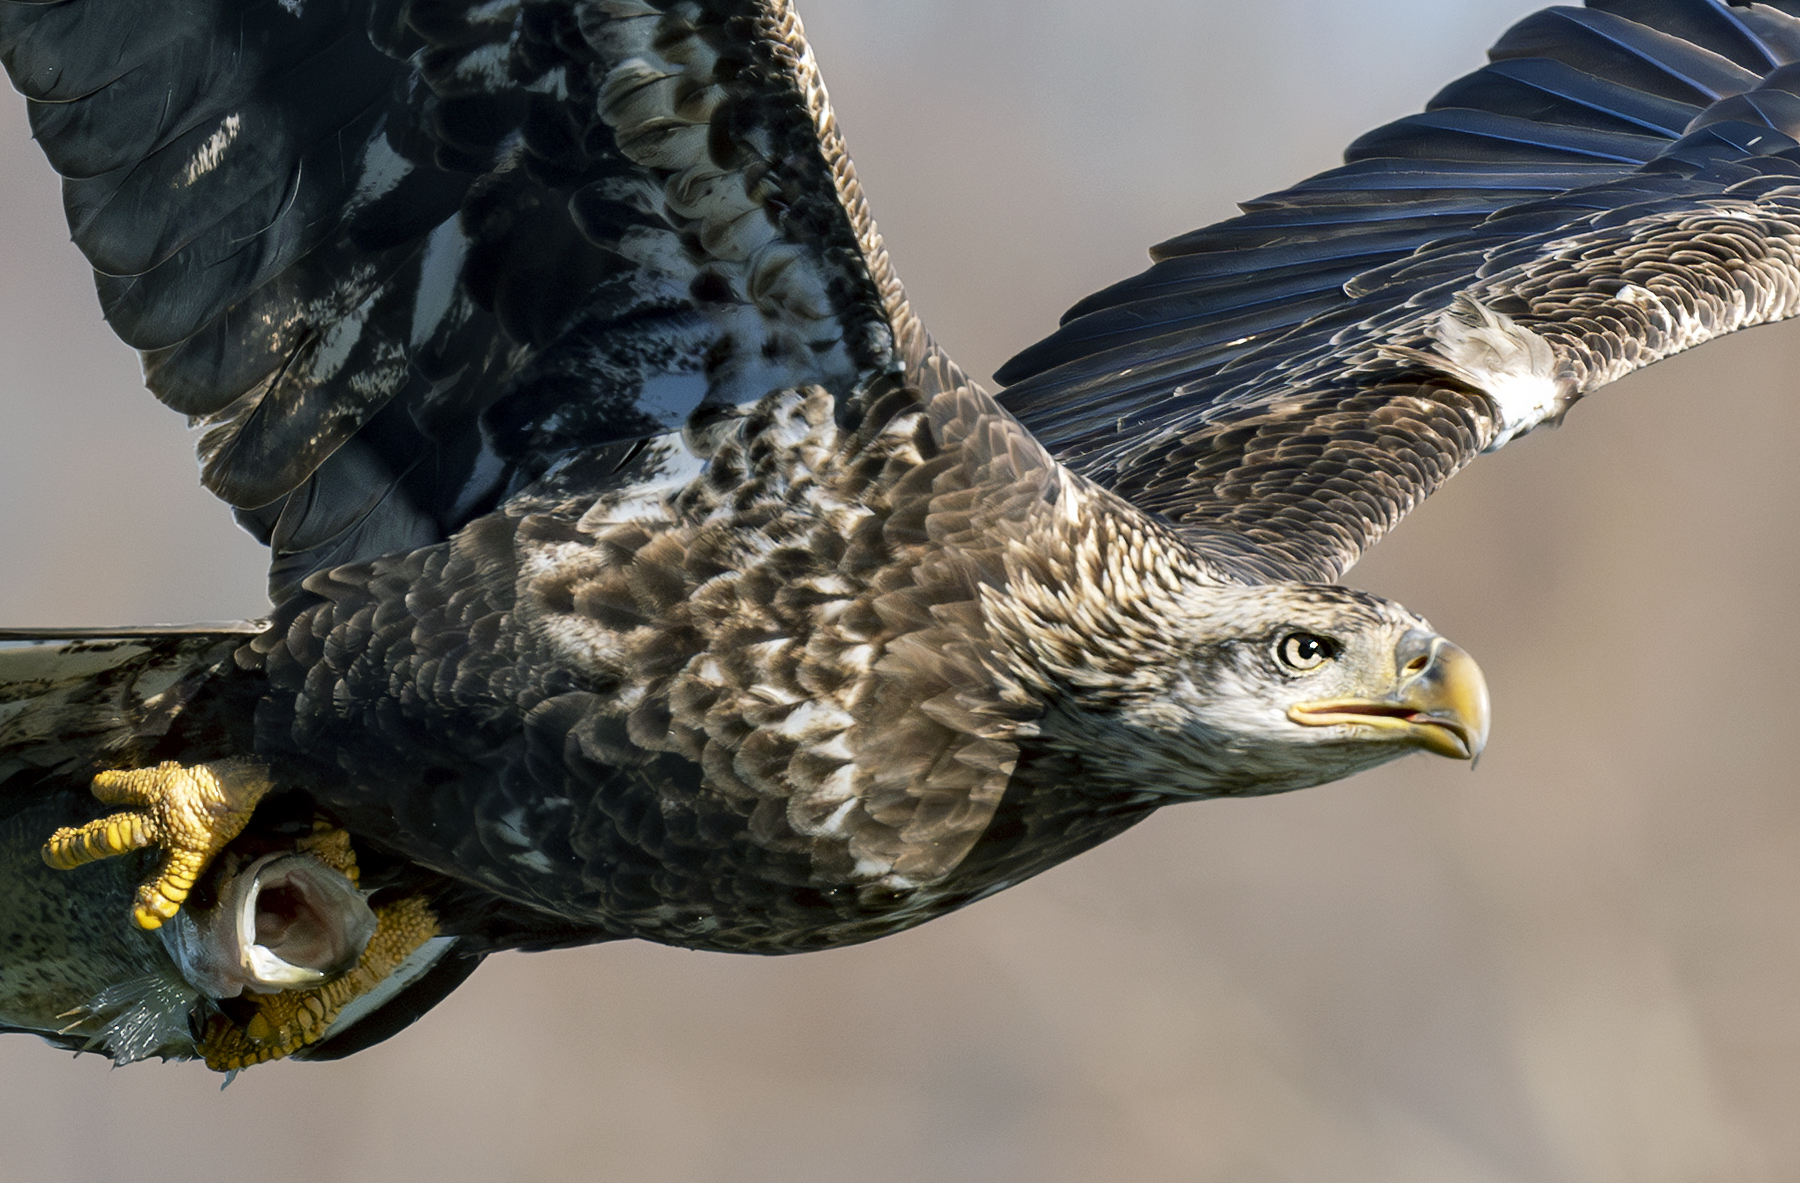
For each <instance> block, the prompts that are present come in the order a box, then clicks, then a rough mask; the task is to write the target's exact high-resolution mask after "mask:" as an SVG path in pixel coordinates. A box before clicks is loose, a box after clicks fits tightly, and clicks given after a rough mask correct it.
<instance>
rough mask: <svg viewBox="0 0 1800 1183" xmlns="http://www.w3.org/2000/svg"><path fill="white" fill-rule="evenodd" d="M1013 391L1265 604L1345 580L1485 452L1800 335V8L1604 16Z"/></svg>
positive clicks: (1204, 249) (1551, 29) (1293, 194)
mask: <svg viewBox="0 0 1800 1183" xmlns="http://www.w3.org/2000/svg"><path fill="white" fill-rule="evenodd" d="M1489 56H1490V58H1491V62H1490V64H1489V65H1488V66H1487V67H1486V68H1484V69H1482V70H1479V71H1477V72H1475V73H1474V74H1471V75H1469V76H1467V77H1465V78H1463V79H1461V80H1459V81H1457V82H1454V83H1452V84H1451V85H1450V86H1448V87H1447V88H1445V89H1444V90H1443V91H1442V92H1441V93H1440V94H1439V95H1438V96H1437V97H1436V98H1435V99H1434V100H1433V101H1432V102H1431V103H1430V105H1429V106H1428V108H1427V110H1426V111H1425V112H1424V113H1423V114H1420V115H1415V116H1412V117H1410V118H1406V119H1402V120H1400V121H1398V122H1396V123H1392V124H1389V125H1388V126H1386V127H1383V128H1380V129H1378V130H1376V131H1374V132H1371V133H1370V134H1368V135H1366V136H1364V137H1362V138H1361V139H1359V140H1358V141H1356V143H1354V144H1353V145H1351V147H1350V149H1349V150H1348V152H1347V154H1346V163H1345V165H1344V166H1343V167H1342V168H1338V169H1334V170H1332V171H1330V172H1326V173H1322V174H1320V175H1318V176H1315V177H1312V178H1310V179H1309V180H1306V181H1303V182H1301V183H1300V184H1299V185H1296V186H1295V187H1293V188H1291V189H1288V190H1285V191H1283V192H1280V193H1275V194H1272V195H1270V196H1267V197H1263V198H1260V199H1258V200H1256V201H1253V202H1249V203H1247V204H1245V205H1244V206H1243V207H1242V208H1243V210H1244V213H1243V215H1242V216H1240V217H1237V218H1234V219H1232V220H1230V221H1227V222H1223V223H1220V224H1218V225H1215V226H1211V227H1208V228H1205V229H1202V230H1198V231H1195V232H1194V233H1192V234H1188V235H1184V236H1182V237H1180V238H1176V239H1174V240H1172V241H1170V242H1166V243H1164V244H1162V245H1161V246H1159V247H1157V248H1156V249H1155V251H1154V252H1153V257H1154V258H1155V260H1156V262H1155V264H1154V265H1153V266H1152V267H1151V268H1150V269H1149V270H1147V271H1145V272H1143V273H1142V274H1140V275H1138V276H1136V277H1134V278H1132V279H1128V280H1126V281H1124V282H1123V283H1120V284H1118V285H1116V286H1114V287H1111V288H1108V289H1106V290H1104V291H1102V292H1099V293H1097V294H1096V295H1094V296H1091V297H1089V298H1088V299H1086V300H1084V301H1082V302H1081V303H1080V304H1078V305H1076V306H1075V308H1073V309H1072V310H1071V311H1070V312H1069V313H1068V314H1067V316H1066V317H1065V318H1064V322H1063V326H1062V328H1061V329H1060V330H1059V331H1058V332H1057V333H1055V334H1054V335H1052V336H1051V337H1049V338H1047V339H1046V340H1044V341H1043V342H1041V343H1039V344H1038V345H1036V346H1033V347H1032V348H1030V349H1028V350H1026V351H1025V352H1024V353H1021V354H1020V355H1018V356H1017V357H1015V358H1014V359H1013V360H1012V361H1011V362H1009V363H1008V364H1007V365H1006V366H1005V367H1004V368H1003V369H1002V370H1001V371H1000V374H999V378H1000V380H1001V381H1003V382H1006V383H1008V384H1009V386H1008V389H1006V390H1005V391H1003V392H1002V393H1001V395H1000V401H1001V402H1002V403H1003V404H1004V405H1005V406H1007V407H1008V408H1009V409H1010V410H1011V411H1012V412H1013V413H1014V414H1015V415H1017V416H1018V417H1019V418H1020V420H1021V421H1022V422H1024V424H1025V425H1026V426H1027V427H1029V428H1030V429H1031V430H1032V432H1033V433H1034V434H1035V435H1036V436H1037V437H1038V439H1039V440H1040V441H1042V442H1043V443H1044V444H1045V445H1047V446H1048V447H1050V448H1051V449H1052V450H1053V451H1054V452H1055V453H1056V454H1057V455H1058V457H1059V458H1060V459H1061V460H1062V461H1064V462H1065V463H1066V464H1069V465H1070V466H1071V467H1073V468H1074V469H1075V470H1076V471H1078V472H1081V473H1083V474H1084V475H1086V476H1088V477H1090V478H1093V479H1095V480H1097V481H1099V482H1100V483H1101V484H1104V485H1107V486H1109V487H1111V488H1112V489H1114V490H1115V491H1117V492H1119V493H1121V494H1122V495H1124V496H1126V497H1128V498H1130V499H1131V500H1132V501H1134V502H1136V503H1137V504H1138V505H1140V506H1142V507H1144V508H1146V509H1150V510H1154V511H1156V512H1159V513H1162V514H1164V515H1166V516H1167V517H1169V518H1171V519H1172V520H1174V521H1175V522H1177V523H1179V524H1180V525H1181V526H1182V527H1183V529H1184V530H1185V532H1186V533H1187V534H1188V536H1189V537H1190V538H1191V539H1192V540H1193V541H1194V543H1195V544H1196V545H1197V546H1198V547H1200V549H1202V550H1203V551H1204V552H1206V553H1207V554H1209V555H1210V556H1212V557H1213V558H1214V559H1215V560H1216V561H1217V562H1218V564H1219V566H1220V567H1221V568H1222V569H1224V570H1227V571H1231V572H1235V573H1237V574H1238V575H1240V576H1241V577H1244V578H1248V579H1253V580H1259V579H1267V578H1299V579H1317V580H1332V579H1335V578H1337V577H1338V576H1339V575H1340V574H1342V573H1343V572H1344V571H1345V570H1346V569H1347V568H1348V567H1349V566H1350V565H1351V564H1352V563H1354V562H1355V561H1356V559H1357V558H1358V557H1359V556H1360V555H1361V553H1362V552H1363V550H1364V549H1366V548H1367V547H1368V546H1370V545H1372V544H1373V543H1374V542H1375V541H1376V540H1377V539H1379V538H1380V537H1381V535H1382V534H1383V533H1385V532H1386V531H1387V530H1388V529H1390V528H1391V527H1392V526H1393V525H1394V524H1395V523H1396V522H1398V521H1399V519H1400V518H1401V517H1402V516H1404V515H1405V514H1406V512H1407V511H1408V510H1410V509H1411V508H1412V507H1413V506H1415V505H1417V504H1418V503H1419V502H1420V501H1421V500H1423V499H1424V498H1425V497H1426V496H1428V495H1429V494H1430V493H1431V492H1432V490H1434V489H1435V488H1436V487H1437V486H1438V485H1439V484H1441V483H1442V482H1443V481H1444V480H1446V479H1448V478H1449V477H1450V476H1451V475H1452V474H1454V473H1455V472H1456V471H1457V470H1458V469H1459V468H1461V467H1462V466H1463V465H1464V464H1466V463H1468V462H1469V461H1470V460H1471V459H1473V458H1474V457H1475V456H1477V455H1479V454H1480V453H1482V452H1484V451H1492V450H1494V449H1496V448H1498V447H1500V446H1501V445H1503V444H1505V443H1506V442H1508V441H1510V440H1512V439H1514V438H1517V437H1518V436H1519V435H1522V434H1524V433H1525V432H1527V431H1529V430H1531V429H1532V428H1533V427H1536V426H1538V425H1539V424H1541V423H1543V422H1546V421H1551V420H1557V419H1560V417H1561V416H1562V415H1563V413H1565V412H1566V411H1567V409H1568V408H1569V406H1570V405H1572V404H1573V403H1574V402H1575V401H1576V400H1577V399H1579V398H1581V397H1582V396H1583V395H1585V394H1587V393H1589V392H1591V391H1593V390H1595V389H1596V388H1598V387H1600V386H1602V385H1604V384H1606V383H1608V382H1610V381H1612V380H1614V379H1615V378H1618V377H1621V376H1623V375H1624V374H1626V373H1628V372H1630V371H1631V370H1633V369H1636V368H1638V367H1640V366H1644V365H1648V364H1650V363H1651V362H1654V361H1657V360H1659V359H1660V358H1663V357H1667V356H1669V355H1670V354H1673V353H1677V352H1679V351H1681V350H1684V349H1687V348H1689V347H1691V346H1694V345H1697V344H1700V343H1702V342H1704V341H1706V340H1708V339H1710V338H1712V337H1714V336H1718V335H1720V334H1723V333H1728V332H1732V331H1734V330H1737V329H1740V328H1745V327H1748V326H1751V325H1756V324H1761V323H1765V322H1768V321H1774V320H1779V319H1782V318H1785V317H1788V316H1792V315H1794V314H1795V313H1796V312H1797V311H1800V65H1796V64H1795V63H1796V62H1800V2H1796V0H1775V2H1774V3H1765V4H1754V5H1750V4H1729V5H1728V4H1726V3H1722V2H1720V0H1589V3H1588V5H1587V7H1586V8H1552V9H1548V10H1546V11H1543V12H1540V13H1537V14H1536V15H1534V16H1531V17H1529V18H1527V19H1526V20H1524V21H1523V22H1521V23H1520V24H1518V25H1517V26H1515V27H1514V28H1513V29H1512V30H1511V31H1510V32H1508V33H1507V34H1506V35H1505V37H1503V38H1502V39H1501V40H1500V42H1499V43H1498V44H1497V45H1496V46H1495V47H1494V48H1493V50H1492V51H1490V55H1489Z"/></svg>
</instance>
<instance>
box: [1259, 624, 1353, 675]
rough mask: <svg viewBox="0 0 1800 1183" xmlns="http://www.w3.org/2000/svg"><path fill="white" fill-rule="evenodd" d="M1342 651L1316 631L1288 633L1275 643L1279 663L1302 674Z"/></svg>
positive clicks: (1336, 644) (1340, 647) (1316, 667)
mask: <svg viewBox="0 0 1800 1183" xmlns="http://www.w3.org/2000/svg"><path fill="white" fill-rule="evenodd" d="M1342 651H1343V646H1341V645H1339V644H1338V643H1337V642H1336V641H1334V640H1332V639H1331V638H1330V637H1321V636H1319V635H1317V634H1316V633H1289V634H1288V635H1287V636H1285V637H1283V638H1281V640H1280V641H1278V642H1276V645H1275V656H1276V657H1278V658H1280V659H1281V664H1282V665H1285V666H1286V667H1288V668H1289V669H1290V670H1294V671H1295V672H1297V673H1302V674H1304V673H1309V672H1311V671H1312V670H1316V669H1318V668H1319V667H1320V666H1322V665H1324V664H1325V663H1326V662H1328V661H1330V660H1331V659H1332V658H1334V657H1336V656H1337V655H1338V654H1339V653H1341V652H1342Z"/></svg>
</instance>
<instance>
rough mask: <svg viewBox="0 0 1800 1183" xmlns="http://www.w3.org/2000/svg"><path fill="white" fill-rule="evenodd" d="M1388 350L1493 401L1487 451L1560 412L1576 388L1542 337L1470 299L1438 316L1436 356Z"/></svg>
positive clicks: (1433, 349) (1434, 335) (1433, 348)
mask: <svg viewBox="0 0 1800 1183" xmlns="http://www.w3.org/2000/svg"><path fill="white" fill-rule="evenodd" d="M1382 352H1384V353H1386V354H1388V355H1390V356H1394V357H1399V358H1401V359H1403V360H1406V361H1411V362H1423V363H1424V364H1425V365H1428V366H1430V367H1431V368H1432V369H1435V370H1437V371H1439V372H1440V373H1443V374H1447V375H1448V376H1450V377H1452V378H1455V379H1456V380H1457V381H1459V382H1462V383H1464V384H1466V385H1468V386H1471V387H1473V388H1474V389H1476V390H1479V391H1481V392H1482V393H1483V394H1485V395H1487V396H1488V398H1489V399H1491V400H1493V403H1494V410H1495V412H1496V413H1497V414H1498V416H1499V422H1498V423H1497V424H1495V428H1494V438H1493V439H1492V440H1491V441H1489V443H1488V445H1487V447H1486V448H1485V449H1483V450H1484V451H1488V452H1493V451H1498V450H1499V449H1500V448H1501V447H1504V446H1505V445H1506V444H1509V443H1511V442H1512V441H1513V440H1515V439H1518V438H1519V437H1520V436H1522V435H1524V434H1525V433H1526V432H1528V431H1530V430H1531V429H1532V428H1534V427H1536V426H1538V425H1539V424H1541V423H1543V422H1544V421H1546V420H1548V419H1551V418H1554V417H1555V416H1556V415H1557V414H1559V413H1560V412H1561V410H1562V407H1563V405H1564V401H1565V397H1566V396H1567V395H1569V394H1571V393H1573V388H1572V384H1571V383H1570V382H1568V381H1567V380H1566V379H1565V378H1563V377H1561V376H1560V371H1561V369H1562V366H1561V363H1560V361H1559V360H1558V358H1557V356H1556V351H1555V350H1554V349H1552V348H1551V346H1550V342H1548V341H1546V340H1545V339H1544V338H1543V337H1541V336H1539V335H1538V334H1537V333H1534V332H1532V331H1531V330H1530V329H1528V328H1526V327H1525V326H1524V325H1521V324H1519V323H1518V322H1517V321H1515V320H1513V319H1512V317H1510V316H1507V315H1506V314H1505V313H1502V312H1495V311H1494V310H1493V309H1492V308H1489V307H1488V306H1487V305H1486V304H1483V303H1482V302H1481V301H1479V300H1477V299H1475V298H1474V297H1472V296H1469V295H1466V294H1465V295H1458V296H1457V297H1456V300H1455V302H1454V303H1453V304H1452V305H1451V306H1450V307H1449V308H1446V309H1444V311H1443V312H1441V313H1439V314H1438V317H1437V322H1436V324H1435V325H1434V326H1433V329H1432V342H1431V352H1425V351H1422V350H1416V349H1406V348H1400V347H1389V348H1387V349H1384V350H1383V351H1382Z"/></svg>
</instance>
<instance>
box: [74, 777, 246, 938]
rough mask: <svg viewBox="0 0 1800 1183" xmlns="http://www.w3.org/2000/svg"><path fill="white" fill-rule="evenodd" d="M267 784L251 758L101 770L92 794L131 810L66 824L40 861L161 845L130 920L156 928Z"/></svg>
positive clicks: (81, 860)
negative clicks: (158, 859)
mask: <svg viewBox="0 0 1800 1183" xmlns="http://www.w3.org/2000/svg"><path fill="white" fill-rule="evenodd" d="M271 787H272V786H271V785H270V783H269V777H268V772H267V770H266V769H265V768H264V766H263V765H262V764H261V763H260V762H259V761H256V760H237V759H234V760H214V761H212V762H211V763H208V764H196V765H193V766H192V767H183V766H182V765H180V764H177V763H176V762H175V761H173V760H165V761H164V762H163V763H161V764H158V765H157V766H156V767H155V768H135V769H128V770H121V771H116V772H102V773H101V774H100V775H98V776H96V777H95V778H94V783H93V793H94V796H95V797H97V798H99V799H100V800H101V801H103V802H105V803H106V804H108V805H132V806H136V807H137V808H135V809H132V810H129V811H126V812H124V813H115V814H113V815H111V816H110V817H103V818H100V819H99V820H97V821H91V822H89V823H87V824H86V825H84V826H65V827H64V828H62V829H60V830H58V831H56V833H54V834H52V835H50V840H49V841H48V842H46V843H44V849H43V855H44V861H45V862H46V863H48V864H50V865H51V866H52V867H55V868H56V869H57V870H59V871H68V870H72V869H73V868H75V867H79V866H82V865H83V864H85V863H91V862H97V861H98V860H100V859H104V858H112V857H113V856H114V855H120V854H127V853H129V852H131V851H133V850H141V849H143V848H144V847H146V846H160V847H162V849H163V861H162V863H161V865H160V866H158V867H157V869H156V874H155V875H153V876H152V877H151V878H150V880H149V881H148V882H146V883H144V884H143V885H142V886H140V887H139V888H138V893H137V906H136V907H135V908H133V909H132V913H131V915H132V919H133V920H135V921H136V922H137V924H138V927H140V928H147V929H154V928H161V927H162V925H163V922H164V921H166V920H169V919H171V918H172V917H174V915H175V913H177V912H179V911H180V910H181V905H182V903H183V902H184V901H185V900H186V899H187V897H188V893H189V892H190V891H192V890H193V889H194V884H195V883H197V882H198V881H199V879H200V875H201V873H202V872H204V871H205V870H206V867H207V864H209V863H210V862H212V860H213V856H215V855H217V854H218V853H219V851H221V850H223V849H224V848H225V845H226V843H228V842H230V841H231V840H232V839H233V838H235V837H237V836H238V834H239V833H240V832H242V830H243V828H244V827H245V826H246V825H248V824H249V822H250V815H251V814H252V813H254V812H256V805H257V802H259V801H261V800H262V799H263V797H264V796H265V795H266V794H267V793H268V791H269V789H270V788H271Z"/></svg>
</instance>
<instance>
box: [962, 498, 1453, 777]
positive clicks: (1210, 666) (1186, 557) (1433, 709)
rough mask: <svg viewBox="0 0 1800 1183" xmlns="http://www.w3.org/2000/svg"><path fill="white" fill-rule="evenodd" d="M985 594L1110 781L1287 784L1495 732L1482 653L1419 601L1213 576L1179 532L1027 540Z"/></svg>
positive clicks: (1063, 744)
mask: <svg viewBox="0 0 1800 1183" xmlns="http://www.w3.org/2000/svg"><path fill="white" fill-rule="evenodd" d="M1017 558H1018V561H1017V562H1014V563H1011V564H1009V567H1010V570H1009V578H1008V579H1007V582H1006V586H1005V588H1004V589H1003V590H1002V589H994V590H992V591H991V592H990V594H988V595H987V596H986V597H985V598H984V609H985V613H984V614H985V616H986V618H987V623H988V627H989V629H990V632H991V634H992V635H993V636H994V637H995V639H997V640H999V641H1000V642H1002V643H1001V645H999V646H998V647H997V648H998V650H999V651H1000V652H1002V653H1003V654H1005V655H1006V658H1007V660H1006V665H1007V666H1008V669H1007V670H1006V671H1005V672H1004V676H1005V678H1006V679H1007V680H1008V681H1010V682H1011V684H1012V685H1013V687H1014V688H1015V689H1014V693H1015V694H1018V693H1022V694H1025V695H1029V696H1030V697H1031V698H1033V699H1035V700H1036V701H1037V702H1038V703H1040V704H1042V709H1043V715H1042V717H1041V719H1040V721H1039V723H1038V724H1037V728H1038V733H1039V737H1040V739H1041V741H1042V742H1044V743H1046V744H1047V745H1049V746H1050V747H1052V748H1053V749H1057V750H1060V751H1062V752H1064V753H1065V754H1066V755H1068V756H1070V757H1072V758H1074V759H1076V760H1078V761H1079V763H1080V767H1081V768H1082V770H1083V772H1084V774H1085V775H1086V776H1089V777H1092V778H1093V779H1095V780H1096V781H1099V782H1102V783H1104V784H1106V785H1107V786H1109V787H1110V788H1112V789H1114V790H1122V791H1127V792H1131V793H1134V794H1142V793H1155V794H1164V795H1170V796H1190V797H1191V796H1222V795H1248V794H1262V793H1278V792H1285V791H1287V790H1290V789H1300V788H1306V787H1309V786H1311V785H1317V784H1323V783H1325V782H1327V781H1332V780H1337V779H1339V778H1341V777H1345V776H1349V775H1351V774H1352V773H1355V772H1360V771H1363V770H1364V769H1368V768H1372V767H1374V766H1376V765H1378V764H1384V763H1386V762H1387V761H1389V760H1393V759H1395V758H1397V757H1399V756H1403V755H1406V754H1408V753H1410V752H1415V751H1428V752H1435V753H1437V754H1439V755H1443V756H1451V757H1455V758H1457V759H1463V760H1473V759H1475V757H1477V756H1479V755H1480V754H1481V750H1482V747H1483V746H1484V745H1485V743H1486V742H1487V733H1488V694H1487V684H1486V682H1485V681H1484V680H1483V678H1482V675H1481V670H1480V667H1478V666H1477V665H1476V664H1475V661H1474V659H1473V658H1471V657H1470V656H1469V655H1468V654H1467V653H1465V652H1464V651H1463V650H1462V649H1460V648H1459V647H1457V646H1456V645H1454V644H1452V643H1451V642H1449V641H1447V640H1445V639H1444V638H1443V637H1441V636H1439V635H1438V634H1437V633H1436V632H1434V631H1433V630H1432V628H1431V626H1430V625H1429V624H1427V623H1426V622H1425V621H1424V620H1423V619H1422V618H1420V617H1419V616H1417V615H1415V614H1413V613H1412V612H1409V611H1407V610H1406V609H1405V608H1403V607H1401V606H1400V605H1398V604H1396V603H1393V602H1392V601H1389V600H1385V599H1382V598H1380V597H1378V596H1373V595H1370V594H1368V593H1366V592H1361V591H1356V590H1353V589H1350V588H1345V587H1339V586H1337V585H1335V584H1313V583H1298V582H1291V583H1290V582H1273V583H1265V584H1257V585H1250V584H1243V583H1231V582H1224V581H1221V580H1219V579H1218V578H1217V577H1216V576H1215V575H1213V574H1212V573H1211V572H1209V571H1208V570H1207V569H1206V568H1205V567H1204V565H1203V564H1202V563H1200V562H1199V561H1198V560H1197V559H1196V557H1195V556H1194V555H1193V552H1192V551H1190V550H1189V549H1188V548H1187V547H1186V546H1185V545H1184V543H1183V542H1182V540H1181V539H1180V538H1179V537H1176V536H1173V535H1172V534H1171V533H1168V532H1164V531H1161V530H1156V529H1143V528H1135V529H1126V530H1119V531H1109V530H1104V529H1101V530H1093V529H1088V530H1084V531H1081V532H1080V533H1079V534H1078V535H1077V536H1076V537H1074V538H1073V539H1071V540H1069V541H1068V542H1067V543H1066V544H1064V545H1057V544H1056V543H1054V542H1052V543H1050V544H1045V543H1044V542H1042V541H1041V540H1040V542H1039V544H1037V545H1035V546H1033V547H1031V548H1021V549H1020V551H1019V552H1018V555H1017Z"/></svg>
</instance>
